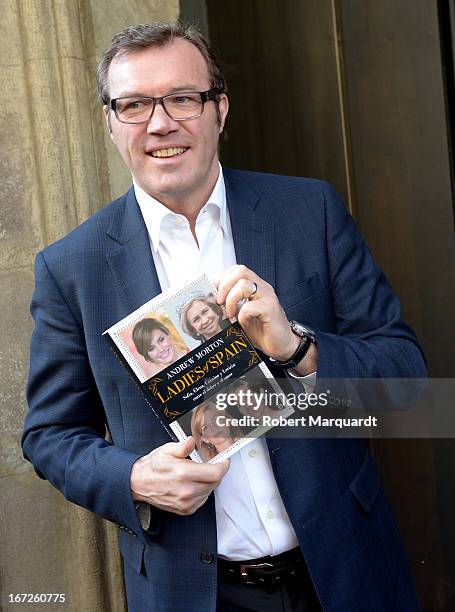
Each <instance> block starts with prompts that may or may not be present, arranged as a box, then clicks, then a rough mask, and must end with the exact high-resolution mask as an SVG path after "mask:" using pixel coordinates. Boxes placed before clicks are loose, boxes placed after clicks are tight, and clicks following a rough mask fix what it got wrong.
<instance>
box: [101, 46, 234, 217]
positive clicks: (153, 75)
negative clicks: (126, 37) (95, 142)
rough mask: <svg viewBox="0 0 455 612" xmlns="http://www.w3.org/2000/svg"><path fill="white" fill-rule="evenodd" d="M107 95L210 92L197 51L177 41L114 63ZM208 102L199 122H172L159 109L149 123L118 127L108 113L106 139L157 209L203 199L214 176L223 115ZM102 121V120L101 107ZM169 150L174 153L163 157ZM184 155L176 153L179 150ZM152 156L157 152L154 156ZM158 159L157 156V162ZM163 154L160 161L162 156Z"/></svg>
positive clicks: (222, 102)
mask: <svg viewBox="0 0 455 612" xmlns="http://www.w3.org/2000/svg"><path fill="white" fill-rule="evenodd" d="M108 83H109V95H110V96H111V98H119V97H122V96H136V95H139V96H149V97H160V96H165V95H167V94H169V93H174V92H178V91H207V90H209V89H210V79H209V72H208V67H207V64H206V62H205V59H204V57H203V56H202V54H201V53H200V51H199V50H198V49H197V48H196V47H195V46H194V45H192V44H191V43H189V42H188V41H186V40H183V39H180V38H178V39H176V40H175V41H174V42H172V43H171V44H167V45H165V46H163V47H151V48H149V49H144V50H140V51H137V52H135V53H130V54H128V55H126V56H124V57H121V58H119V59H114V60H113V62H112V63H111V65H110V68H109V74H108ZM219 108H220V116H221V123H219V122H218V120H217V112H216V103H215V102H213V101H209V102H206V103H205V108H204V111H203V113H202V115H201V116H200V117H197V118H196V119H189V120H186V121H174V120H173V119H171V118H170V117H169V116H168V115H167V114H166V113H165V112H164V109H163V107H162V106H161V105H159V104H158V105H156V106H155V111H154V113H153V116H152V118H151V119H150V121H148V122H146V123H141V124H136V125H133V124H124V123H121V122H119V121H118V120H117V118H116V117H115V115H114V113H113V112H111V113H110V121H111V130H112V133H111V137H112V140H113V141H114V142H115V144H116V145H117V148H118V150H119V152H120V154H121V155H122V157H123V160H124V161H125V163H126V165H127V166H128V168H129V169H130V171H131V173H132V174H133V176H134V178H135V180H136V182H137V184H138V185H139V186H140V187H141V188H142V189H143V190H144V191H145V192H146V193H148V194H149V195H152V196H153V197H155V198H156V199H157V200H159V201H161V202H162V203H163V204H165V205H166V204H167V205H171V206H172V204H173V203H174V204H175V203H177V204H182V203H184V202H185V201H189V200H191V201H199V200H200V201H201V205H202V204H203V203H204V202H205V200H206V199H207V198H208V197H209V195H210V192H211V191H212V189H213V187H214V184H215V182H216V178H217V176H218V151H217V145H218V139H219V134H220V133H221V131H222V129H223V126H224V121H225V118H226V115H227V110H228V101H227V98H226V96H225V95H222V96H221V100H220V105H219ZM105 114H106V118H107V116H108V112H107V108H106V107H105ZM169 149H178V150H179V152H178V153H177V152H175V153H174V154H171V155H170V156H169V153H170V151H169ZM182 149H183V150H184V152H180V151H181V150H182ZM157 152H158V153H157ZM158 155H160V156H161V157H158ZM163 155H166V157H163Z"/></svg>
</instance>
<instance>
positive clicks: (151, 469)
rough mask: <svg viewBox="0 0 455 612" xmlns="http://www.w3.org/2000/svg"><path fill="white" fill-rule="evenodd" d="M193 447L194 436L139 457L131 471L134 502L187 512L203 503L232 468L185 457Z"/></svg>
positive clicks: (179, 512) (182, 512) (222, 464)
mask: <svg viewBox="0 0 455 612" xmlns="http://www.w3.org/2000/svg"><path fill="white" fill-rule="evenodd" d="M193 450H194V438H193V437H189V438H188V439H187V440H185V441H184V442H169V443H168V444H164V445H163V446H159V447H158V448H155V449H154V450H153V451H152V452H151V453H149V454H148V455H145V456H144V457H141V458H140V459H138V460H137V461H136V462H135V463H134V465H133V468H132V470H131V479H130V483H131V491H132V494H133V499H134V501H140V502H146V503H148V504H150V505H152V506H155V507H156V508H160V509H161V510H166V511H167V512H174V513H175V514H181V515H188V514H193V512H196V510H197V509H198V508H200V506H202V505H203V504H204V503H205V502H206V500H207V498H208V496H209V495H210V493H211V492H212V491H213V489H214V488H215V487H216V486H217V485H218V484H219V483H220V482H221V479H222V478H223V476H224V475H225V474H226V472H227V471H228V469H229V463H230V462H229V459H226V460H225V461H222V462H220V463H215V464H209V463H196V462H195V461H190V460H188V459H186V458H185V457H187V456H188V455H189V454H190V453H191V452H192V451H193Z"/></svg>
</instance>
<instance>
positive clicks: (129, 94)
mask: <svg viewBox="0 0 455 612" xmlns="http://www.w3.org/2000/svg"><path fill="white" fill-rule="evenodd" d="M209 87H210V86H209ZM179 91H182V92H185V91H206V90H205V89H204V88H202V89H199V88H198V86H197V85H194V84H191V83H182V84H180V85H174V87H170V88H169V89H168V93H167V94H164V95H165V96H168V95H170V94H173V93H177V92H179ZM116 98H161V96H147V95H146V94H143V93H138V92H137V91H128V90H127V91H125V92H122V93H121V94H120V95H118V96H116Z"/></svg>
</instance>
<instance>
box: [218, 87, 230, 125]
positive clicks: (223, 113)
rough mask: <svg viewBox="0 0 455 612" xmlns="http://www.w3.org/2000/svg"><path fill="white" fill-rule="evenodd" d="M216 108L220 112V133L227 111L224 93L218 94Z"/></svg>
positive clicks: (226, 100) (227, 105) (226, 98)
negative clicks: (218, 99)
mask: <svg viewBox="0 0 455 612" xmlns="http://www.w3.org/2000/svg"><path fill="white" fill-rule="evenodd" d="M218 109H219V112H220V134H221V132H222V131H223V129H224V124H225V122H226V117H227V114H228V111H229V100H228V97H227V95H226V94H221V95H220V101H219V102H218Z"/></svg>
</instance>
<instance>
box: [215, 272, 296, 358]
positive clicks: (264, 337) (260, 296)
mask: <svg viewBox="0 0 455 612" xmlns="http://www.w3.org/2000/svg"><path fill="white" fill-rule="evenodd" d="M216 283H217V286H218V296H217V301H218V303H219V304H224V305H225V307H226V312H227V315H228V317H229V318H231V317H237V320H238V322H239V323H240V325H241V326H242V328H243V329H244V330H245V333H246V334H247V336H248V338H249V339H250V340H251V342H252V343H253V344H254V346H255V347H256V348H258V349H259V350H261V351H262V352H263V353H265V354H266V355H268V356H269V357H272V358H273V359H277V360H279V361H286V360H287V359H289V358H290V357H291V355H293V354H294V352H295V351H296V350H297V347H298V345H299V338H298V336H296V334H294V333H293V331H292V330H291V328H290V325H289V321H288V319H287V317H286V314H285V312H284V310H283V308H282V307H281V304H280V302H279V301H278V298H277V296H276V294H275V291H274V289H273V287H272V286H271V285H269V283H267V282H266V281H265V280H263V279H262V278H260V277H259V276H258V275H257V274H255V273H254V272H253V271H252V270H250V269H249V268H247V267H246V266H241V265H237V266H232V267H231V268H228V269H227V270H226V271H225V272H223V274H221V275H220V276H219V277H218V279H217V281H216Z"/></svg>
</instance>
